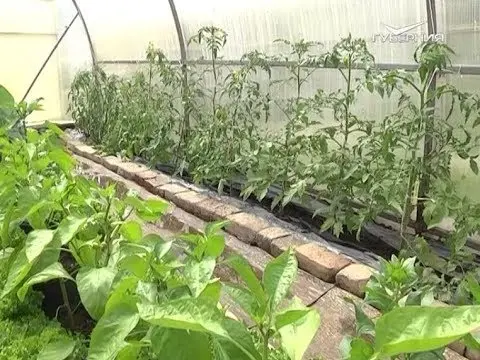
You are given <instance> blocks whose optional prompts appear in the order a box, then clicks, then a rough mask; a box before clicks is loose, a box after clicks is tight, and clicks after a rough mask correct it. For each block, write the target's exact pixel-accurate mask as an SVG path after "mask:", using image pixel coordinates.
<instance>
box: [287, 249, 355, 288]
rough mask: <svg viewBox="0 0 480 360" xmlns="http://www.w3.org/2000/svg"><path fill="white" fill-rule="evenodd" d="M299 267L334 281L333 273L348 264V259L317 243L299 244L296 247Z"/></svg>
mask: <svg viewBox="0 0 480 360" xmlns="http://www.w3.org/2000/svg"><path fill="white" fill-rule="evenodd" d="M296 250H297V258H298V263H299V265H300V268H301V269H303V270H305V271H307V272H309V273H310V274H312V275H314V276H316V277H318V278H320V279H322V280H323V281H327V282H334V281H335V275H337V273H338V272H339V271H340V270H342V269H343V268H344V267H346V266H347V265H348V264H350V260H348V259H347V258H345V257H344V256H342V255H338V254H335V253H333V252H331V251H329V250H327V249H325V248H323V247H321V246H319V245H317V244H314V243H310V244H306V245H301V246H299V247H298V248H297V249H296Z"/></svg>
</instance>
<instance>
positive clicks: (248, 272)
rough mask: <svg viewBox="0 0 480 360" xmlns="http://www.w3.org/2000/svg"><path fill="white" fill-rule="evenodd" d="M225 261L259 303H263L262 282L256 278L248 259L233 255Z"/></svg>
mask: <svg viewBox="0 0 480 360" xmlns="http://www.w3.org/2000/svg"><path fill="white" fill-rule="evenodd" d="M225 263H226V265H228V266H230V267H231V268H232V269H233V270H235V272H236V273H237V274H238V275H239V276H240V278H241V279H242V280H243V282H245V284H246V285H247V286H248V288H249V289H250V291H251V292H252V294H253V295H255V297H256V299H257V301H258V302H259V304H265V303H266V296H265V292H264V291H263V287H262V284H261V283H260V280H258V278H257V275H256V274H255V272H254V271H253V269H252V267H251V266H250V264H249V263H248V261H247V260H245V259H244V258H243V257H241V256H238V255H234V256H232V257H230V258H228V259H227V261H226V262H225Z"/></svg>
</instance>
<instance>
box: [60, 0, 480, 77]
mask: <svg viewBox="0 0 480 360" xmlns="http://www.w3.org/2000/svg"><path fill="white" fill-rule="evenodd" d="M75 2H76V3H77V5H78V8H79V9H80V10H81V15H83V19H84V20H85V21H84V23H85V26H82V24H81V23H80V22H77V23H76V24H75V26H74V28H73V29H72V31H71V33H73V34H69V36H68V39H66V42H67V43H68V44H69V45H67V46H68V48H69V54H70V57H71V55H72V51H73V52H74V53H75V54H76V55H77V56H75V58H76V59H75V60H74V63H77V64H81V63H82V62H85V61H88V60H89V56H90V53H91V52H93V57H94V59H95V61H96V62H98V63H99V64H102V63H103V64H111V63H117V64H122V63H123V64H129V63H135V62H141V61H143V60H144V57H145V56H144V54H145V49H146V48H147V46H148V44H149V43H150V42H153V43H154V45H155V46H157V47H158V48H160V49H162V50H163V51H164V53H165V54H166V55H167V57H168V58H169V59H170V60H174V61H175V60H177V61H181V60H183V61H196V60H198V59H201V58H202V56H205V55H206V54H204V53H202V51H201V50H199V49H198V48H196V47H194V46H188V44H187V43H188V40H189V39H190V38H191V37H192V36H193V35H195V33H196V31H197V30H198V29H199V28H200V27H202V26H206V25H215V26H217V27H220V28H222V29H223V30H225V31H226V32H227V34H228V42H227V45H226V46H225V48H224V51H223V54H222V56H223V59H224V60H225V61H238V60H239V59H240V58H241V56H242V54H244V53H245V52H247V51H251V50H254V49H256V50H259V51H264V52H266V53H268V54H276V53H278V52H279V50H281V48H280V47H279V44H275V43H274V40H275V39H278V38H284V39H287V40H291V41H297V40H299V39H305V40H312V41H320V42H321V43H322V44H323V46H324V47H325V48H327V49H328V48H329V47H331V46H332V45H333V44H334V43H336V42H337V41H338V40H339V39H340V38H341V37H345V36H347V35H348V34H349V33H351V34H352V36H354V37H359V38H365V39H367V41H368V42H369V46H370V49H371V51H372V53H373V54H374V55H375V57H376V61H377V63H379V64H380V65H383V66H385V67H387V68H389V67H395V66H398V65H402V66H403V67H405V65H406V66H408V65H413V63H414V59H413V56H412V54H413V51H414V49H415V47H416V46H417V45H418V43H419V42H420V41H421V39H424V38H427V37H428V36H434V35H432V34H436V35H435V36H439V37H442V39H444V40H445V41H446V42H447V43H448V44H449V45H450V46H451V47H452V48H453V49H454V50H455V51H456V53H457V56H456V58H455V65H457V67H456V70H457V71H460V72H462V73H464V74H479V73H480V1H479V0H455V1H451V0H402V1H398V0H276V1H274V0H243V1H225V0H201V1H200V0H164V1H158V0H157V1H153V0H137V1H134V2H133V1H124V0H123V1H113V0H103V1H94V0H76V1H74V2H69V1H62V2H59V4H58V6H59V8H60V10H59V23H60V26H66V25H67V24H68V23H69V22H70V20H71V18H72V17H73V16H74V15H75V12H76V8H75V6H74V3H75ZM85 29H87V31H88V33H89V36H90V39H91V49H90V46H89V44H88V42H87V37H86V36H85V35H86V34H85ZM402 31H403V33H402ZM399 33H402V36H400V37H397V36H395V35H396V34H399Z"/></svg>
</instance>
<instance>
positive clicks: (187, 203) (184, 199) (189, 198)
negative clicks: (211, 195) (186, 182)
mask: <svg viewBox="0 0 480 360" xmlns="http://www.w3.org/2000/svg"><path fill="white" fill-rule="evenodd" d="M206 199H208V196H207V195H204V194H200V193H198V192H196V191H187V192H181V193H178V194H175V195H174V196H173V198H172V202H173V203H174V204H175V205H177V206H178V207H180V208H182V209H183V210H185V211H188V212H189V213H191V214H193V215H197V214H199V213H200V211H199V209H197V208H196V205H197V204H198V203H199V202H202V201H204V200H206Z"/></svg>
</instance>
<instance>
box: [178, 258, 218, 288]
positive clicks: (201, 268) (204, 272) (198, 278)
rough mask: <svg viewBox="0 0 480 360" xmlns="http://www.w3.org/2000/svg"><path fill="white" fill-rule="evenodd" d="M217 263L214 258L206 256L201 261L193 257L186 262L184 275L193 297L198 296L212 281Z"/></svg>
mask: <svg viewBox="0 0 480 360" xmlns="http://www.w3.org/2000/svg"><path fill="white" fill-rule="evenodd" d="M215 265H216V262H215V259H214V258H205V259H203V260H201V261H196V260H194V259H192V260H190V261H189V262H188V263H187V264H186V266H185V271H184V276H185V278H186V280H187V284H188V287H189V289H190V291H191V292H192V296H193V297H198V296H199V295H200V294H201V293H202V291H203V290H204V289H205V288H206V287H207V285H208V284H209V283H210V280H211V278H212V276H213V271H214V270H215Z"/></svg>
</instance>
